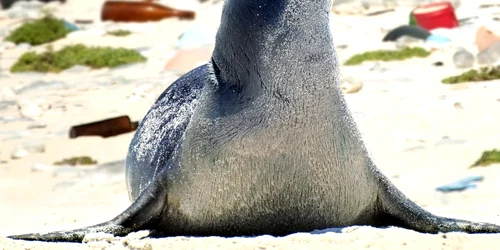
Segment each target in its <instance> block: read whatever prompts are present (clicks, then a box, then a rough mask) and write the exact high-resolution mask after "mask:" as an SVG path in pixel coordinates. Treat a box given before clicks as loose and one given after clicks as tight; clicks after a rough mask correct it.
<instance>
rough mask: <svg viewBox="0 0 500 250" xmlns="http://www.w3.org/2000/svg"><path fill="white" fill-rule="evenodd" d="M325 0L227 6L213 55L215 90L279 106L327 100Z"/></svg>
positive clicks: (333, 60) (332, 74)
mask: <svg viewBox="0 0 500 250" xmlns="http://www.w3.org/2000/svg"><path fill="white" fill-rule="evenodd" d="M330 7H331V2H330V0H226V3H225V6H224V10H223V13H222V20H221V26H220V28H219V32H218V35H217V40H216V47H215V50H214V54H213V64H214V68H215V72H216V75H217V77H218V80H219V81H218V82H219V87H220V88H224V89H228V88H229V89H231V90H233V91H234V92H237V93H241V95H244V96H245V97H249V98H253V97H257V96H263V95H264V96H266V97H268V98H275V99H281V100H282V101H284V102H298V101H301V100H308V102H311V99H310V97H314V100H316V101H318V102H320V101H321V98H322V96H325V98H327V97H330V98H331V97H332V96H331V93H330V92H332V91H335V88H336V87H337V86H336V85H337V84H336V83H335V82H336V79H337V74H338V63H337V56H336V52H335V48H334V45H333V40H332V36H331V33H330V29H329V12H330Z"/></svg>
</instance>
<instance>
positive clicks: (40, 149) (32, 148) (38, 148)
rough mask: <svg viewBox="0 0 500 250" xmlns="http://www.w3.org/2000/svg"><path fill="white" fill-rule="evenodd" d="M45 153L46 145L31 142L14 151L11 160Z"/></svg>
mask: <svg viewBox="0 0 500 250" xmlns="http://www.w3.org/2000/svg"><path fill="white" fill-rule="evenodd" d="M44 152H45V144H44V143H41V142H29V143H24V144H21V145H19V146H17V147H16V148H14V150H12V153H11V158H12V159H20V158H23V157H26V156H28V155H29V154H32V153H44Z"/></svg>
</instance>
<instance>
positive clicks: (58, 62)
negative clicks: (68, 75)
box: [10, 44, 146, 73]
mask: <svg viewBox="0 0 500 250" xmlns="http://www.w3.org/2000/svg"><path fill="white" fill-rule="evenodd" d="M143 61H146V58H145V57H144V56H142V55H141V54H140V53H139V52H137V51H135V50H131V49H124V48H111V47H86V46H84V45H82V44H77V45H71V46H66V47H64V48H62V49H61V50H59V51H54V50H53V49H52V47H50V46H49V48H48V50H47V51H45V52H43V53H41V54H37V53H36V52H27V53H24V54H23V55H22V56H21V57H20V58H19V59H18V60H17V62H16V63H15V64H14V65H12V67H11V68H10V71H11V72H30V71H35V72H43V73H46V72H54V73H58V72H60V71H62V70H65V69H68V68H70V67H72V66H75V65H86V66H89V67H91V68H94V69H98V68H104V67H116V66H119V65H122V64H129V63H137V62H143Z"/></svg>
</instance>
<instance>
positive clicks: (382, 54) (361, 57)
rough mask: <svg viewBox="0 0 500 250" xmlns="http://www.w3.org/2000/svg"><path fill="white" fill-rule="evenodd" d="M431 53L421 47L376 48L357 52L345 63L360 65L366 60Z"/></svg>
mask: <svg viewBox="0 0 500 250" xmlns="http://www.w3.org/2000/svg"><path fill="white" fill-rule="evenodd" d="M430 54H431V53H430V52H429V51H427V50H425V49H423V48H419V47H414V48H410V47H405V48H403V49H401V50H375V51H367V52H364V53H361V54H356V55H354V56H352V57H351V58H349V59H348V60H347V61H346V62H345V63H344V65H358V64H361V63H362V62H365V61H401V60H405V59H408V58H412V57H427V56H429V55H430Z"/></svg>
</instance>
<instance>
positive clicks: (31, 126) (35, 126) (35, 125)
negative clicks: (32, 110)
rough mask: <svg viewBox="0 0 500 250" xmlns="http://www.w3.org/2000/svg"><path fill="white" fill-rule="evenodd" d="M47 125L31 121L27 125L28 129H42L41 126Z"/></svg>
mask: <svg viewBox="0 0 500 250" xmlns="http://www.w3.org/2000/svg"><path fill="white" fill-rule="evenodd" d="M46 127H47V124H45V123H42V122H33V123H31V124H29V125H28V127H27V128H28V129H42V128H46Z"/></svg>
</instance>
